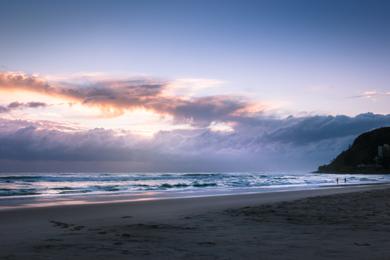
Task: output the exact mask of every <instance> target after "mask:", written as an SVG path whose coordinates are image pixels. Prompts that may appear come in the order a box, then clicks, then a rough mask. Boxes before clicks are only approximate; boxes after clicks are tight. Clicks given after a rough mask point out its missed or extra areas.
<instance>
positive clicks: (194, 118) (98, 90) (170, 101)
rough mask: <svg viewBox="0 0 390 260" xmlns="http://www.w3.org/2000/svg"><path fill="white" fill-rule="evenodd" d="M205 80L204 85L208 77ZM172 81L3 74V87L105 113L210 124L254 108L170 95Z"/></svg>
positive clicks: (234, 100) (233, 100)
mask: <svg viewBox="0 0 390 260" xmlns="http://www.w3.org/2000/svg"><path fill="white" fill-rule="evenodd" d="M192 82H193V81H192ZM202 82H203V84H205V83H204V82H205V80H203V81H202ZM206 83H207V84H212V83H213V84H216V82H211V83H210V82H206ZM170 84H171V83H170V82H164V81H157V80H151V79H135V80H123V79H122V80H115V79H112V80H110V79H105V80H89V81H85V80H84V81H82V82H77V81H74V82H64V81H61V82H48V81H46V80H45V79H44V78H42V77H38V76H32V75H27V74H23V73H12V72H3V73H0V90H3V91H15V90H23V91H31V92H37V93H41V94H45V95H48V96H55V97H59V98H63V99H66V100H68V101H69V102H75V103H79V104H82V105H85V106H94V107H98V108H100V109H101V111H102V112H103V114H104V115H105V116H119V115H122V114H123V112H124V111H125V110H132V109H137V108H143V109H147V110H151V111H154V112H156V113H158V114H162V115H171V116H173V117H174V119H175V122H180V123H182V122H186V123H190V124H193V125H208V124H210V123H211V122H213V121H227V120H234V119H235V118H237V117H239V116H240V115H241V113H242V111H248V110H249V108H253V107H254V104H253V102H250V101H249V100H247V99H245V98H242V97H237V96H229V95H219V96H218V95H214V96H203V97H191V96H178V95H169V94H167V93H169V91H167V90H168V88H169V86H171V85H170ZM174 85H175V84H174Z"/></svg>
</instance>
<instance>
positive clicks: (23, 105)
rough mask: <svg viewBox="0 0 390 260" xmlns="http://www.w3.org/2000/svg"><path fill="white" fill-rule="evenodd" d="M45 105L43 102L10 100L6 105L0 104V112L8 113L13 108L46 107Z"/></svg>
mask: <svg viewBox="0 0 390 260" xmlns="http://www.w3.org/2000/svg"><path fill="white" fill-rule="evenodd" d="M46 106H47V104H46V103H43V102H28V103H20V102H12V103H10V104H8V105H7V106H0V113H8V112H10V111H12V110H15V109H25V108H39V107H46Z"/></svg>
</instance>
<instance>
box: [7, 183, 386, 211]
mask: <svg viewBox="0 0 390 260" xmlns="http://www.w3.org/2000/svg"><path fill="white" fill-rule="evenodd" d="M378 185H379V186H380V185H390V182H379V183H350V184H348V183H347V184H345V183H339V184H332V185H329V184H327V185H312V186H311V185H307V186H286V187H283V186H279V187H251V188H245V189H241V188H236V189H225V190H222V189H216V190H203V191H197V192H194V191H147V192H134V193H98V194H88V195H83V194H69V195H61V196H20V197H17V196H15V197H1V198H0V213H1V212H3V211H9V210H23V209H26V208H46V207H58V206H72V205H95V204H116V203H131V202H137V201H161V200H175V199H191V198H212V197H225V196H241V195H256V194H268V193H271V194H272V193H280V192H293V191H309V190H323V189H338V188H348V187H365V186H378Z"/></svg>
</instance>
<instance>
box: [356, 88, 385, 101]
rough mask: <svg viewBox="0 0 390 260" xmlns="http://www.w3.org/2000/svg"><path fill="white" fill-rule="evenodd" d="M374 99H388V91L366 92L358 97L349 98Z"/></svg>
mask: <svg viewBox="0 0 390 260" xmlns="http://www.w3.org/2000/svg"><path fill="white" fill-rule="evenodd" d="M376 97H390V91H387V92H385V91H376V90H367V91H364V92H362V93H361V94H359V95H355V96H351V98H368V99H372V98H376Z"/></svg>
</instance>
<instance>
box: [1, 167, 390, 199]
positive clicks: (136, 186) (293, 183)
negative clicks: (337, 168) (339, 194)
mask: <svg viewBox="0 0 390 260" xmlns="http://www.w3.org/2000/svg"><path fill="white" fill-rule="evenodd" d="M336 178H338V179H339V184H338V185H357V184H370V183H385V182H390V175H362V174H337V175H336V174H317V173H302V172H290V173H286V172H269V173H267V172H231V173H221V172H205V173H17V174H15V173H0V207H2V206H9V205H14V204H16V205H22V204H40V203H48V202H54V203H58V204H60V203H62V202H64V201H72V200H75V201H76V200H80V198H82V199H83V200H86V201H87V200H95V199H96V198H97V197H99V198H100V199H101V198H104V200H108V199H112V200H116V198H118V197H120V198H122V199H123V198H126V199H127V200H139V199H161V198H169V197H196V196H211V195H228V194H241V193H254V192H270V191H281V190H300V189H316V188H322V187H328V186H333V185H337V183H336ZM345 179H346V183H344V180H345ZM27 202H28V203H27Z"/></svg>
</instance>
